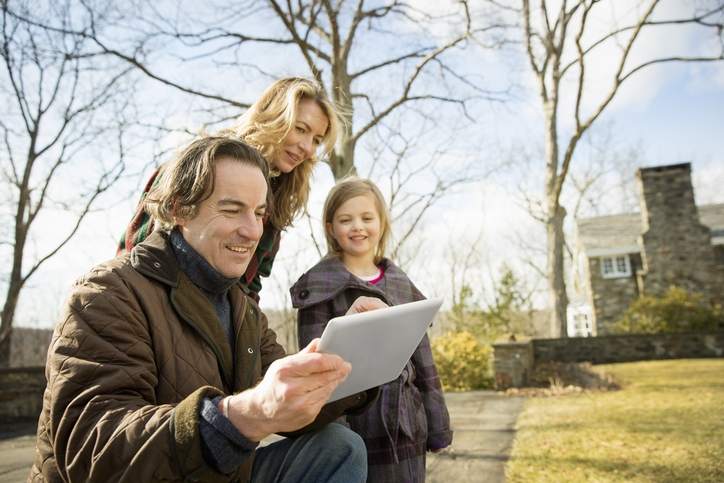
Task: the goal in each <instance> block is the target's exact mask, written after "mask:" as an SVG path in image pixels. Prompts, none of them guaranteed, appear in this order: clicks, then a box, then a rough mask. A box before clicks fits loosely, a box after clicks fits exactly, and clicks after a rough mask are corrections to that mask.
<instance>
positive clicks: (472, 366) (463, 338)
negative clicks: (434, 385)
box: [432, 331, 494, 391]
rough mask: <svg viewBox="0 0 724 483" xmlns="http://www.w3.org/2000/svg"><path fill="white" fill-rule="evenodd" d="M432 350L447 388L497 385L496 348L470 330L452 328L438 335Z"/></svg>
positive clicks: (467, 388)
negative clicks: (493, 363)
mask: <svg viewBox="0 0 724 483" xmlns="http://www.w3.org/2000/svg"><path fill="white" fill-rule="evenodd" d="M432 353H433V357H434V358H435V365H436V366H437V371H438V374H439V375H440V380H441V381H442V387H443V389H444V390H446V391H469V390H471V389H489V388H492V387H493V385H494V384H493V376H492V370H491V361H492V348H491V347H490V346H488V345H481V344H480V343H479V342H478V341H477V339H476V338H475V337H474V336H473V335H472V334H471V333H470V332H466V331H461V332H450V333H448V334H445V335H442V336H440V337H436V338H435V339H434V340H433V341H432Z"/></svg>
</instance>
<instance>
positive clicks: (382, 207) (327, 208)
mask: <svg viewBox="0 0 724 483" xmlns="http://www.w3.org/2000/svg"><path fill="white" fill-rule="evenodd" d="M368 195H371V196H372V199H373V200H374V202H375V207H376V208H377V214H378V216H379V217H380V229H381V231H382V233H380V241H379V243H378V244H377V248H376V250H375V259H374V263H375V264H377V263H380V260H382V259H383V258H384V256H385V250H386V249H387V242H388V240H389V238H390V233H391V231H392V229H391V226H390V213H389V210H388V209H387V203H385V198H384V196H382V193H381V192H380V190H379V188H378V187H377V185H376V184H374V183H373V182H372V181H370V180H368V179H364V178H358V177H356V176H350V177H348V178H344V179H343V180H341V181H339V182H338V183H337V184H336V185H334V187H333V188H332V189H331V190H330V191H329V194H328V195H327V199H326V200H325V201H324V210H323V211H322V212H323V213H324V216H323V218H322V223H324V237H325V239H326V240H327V256H337V257H339V256H341V255H342V248H341V247H340V246H339V243H337V240H335V239H334V237H333V236H332V230H331V225H332V222H333V221H334V214H335V213H336V212H337V210H338V209H339V207H340V206H342V205H343V204H344V203H346V202H347V201H348V200H351V199H352V198H356V197H357V196H368Z"/></svg>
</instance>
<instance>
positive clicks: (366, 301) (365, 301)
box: [347, 296, 388, 315]
mask: <svg viewBox="0 0 724 483" xmlns="http://www.w3.org/2000/svg"><path fill="white" fill-rule="evenodd" d="M385 307H388V305H387V304H386V303H384V302H383V301H382V300H380V299H378V298H376V297H364V296H363V297H357V299H356V300H355V301H354V302H353V303H352V306H351V307H350V308H349V310H348V311H347V315H349V314H359V313H361V312H367V311H369V310H377V309H382V308H385Z"/></svg>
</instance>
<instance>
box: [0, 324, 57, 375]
mask: <svg viewBox="0 0 724 483" xmlns="http://www.w3.org/2000/svg"><path fill="white" fill-rule="evenodd" d="M52 336H53V329H31V328H28V327H14V328H13V332H12V335H11V336H10V367H28V366H43V365H45V357H46V355H47V353H48V345H50V339H51V338H52Z"/></svg>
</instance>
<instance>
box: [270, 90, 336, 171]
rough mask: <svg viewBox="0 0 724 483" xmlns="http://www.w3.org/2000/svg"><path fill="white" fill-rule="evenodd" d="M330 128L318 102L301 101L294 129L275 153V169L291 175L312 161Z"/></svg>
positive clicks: (273, 162)
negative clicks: (297, 168)
mask: <svg viewBox="0 0 724 483" xmlns="http://www.w3.org/2000/svg"><path fill="white" fill-rule="evenodd" d="M328 127H329V119H327V115H326V114H325V113H324V111H323V110H322V108H321V107H319V104H317V102H316V101H314V100H312V99H302V100H301V101H299V104H298V105H297V114H296V118H295V120H294V124H293V125H292V129H291V130H290V131H289V133H288V134H287V135H286V137H285V138H284V140H282V142H281V145H280V146H279V147H278V148H277V151H276V152H275V153H274V159H272V165H273V167H274V168H276V169H278V170H279V171H281V172H282V173H290V172H291V171H293V170H294V168H296V167H297V166H299V165H300V164H302V163H303V162H305V161H308V160H310V159H312V156H314V153H315V152H316V151H317V148H318V147H319V145H320V144H321V143H322V141H323V140H324V135H325V133H326V132H327V128H328Z"/></svg>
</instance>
